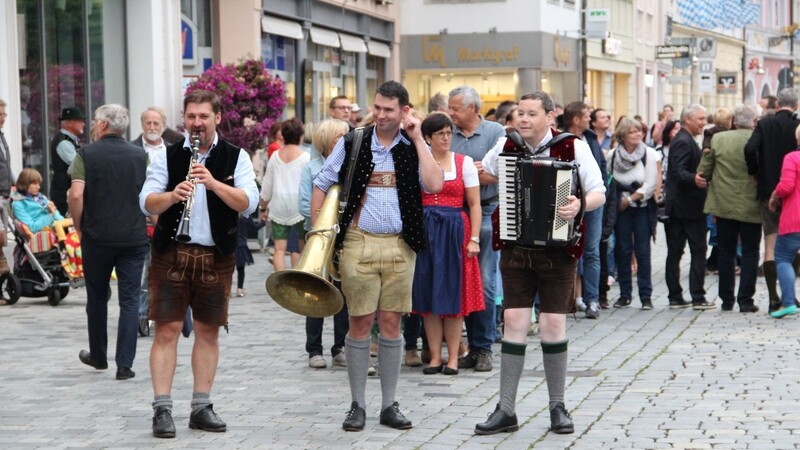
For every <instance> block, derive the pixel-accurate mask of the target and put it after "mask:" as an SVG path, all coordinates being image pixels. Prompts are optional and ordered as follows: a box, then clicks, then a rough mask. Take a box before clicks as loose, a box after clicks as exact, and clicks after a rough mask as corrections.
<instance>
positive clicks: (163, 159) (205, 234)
mask: <svg viewBox="0 0 800 450" xmlns="http://www.w3.org/2000/svg"><path fill="white" fill-rule="evenodd" d="M218 139H219V135H215V136H214V143H213V144H211V148H209V149H208V151H207V152H206V153H205V155H200V154H198V155H197V158H198V162H199V163H200V164H203V165H205V162H206V160H207V159H208V156H209V155H211V152H213V151H214V147H216V146H217V142H218ZM183 148H184V150H186V151H191V150H190V149H191V143H190V142H189V137H188V136H187V137H186V140H185V141H184V142H183ZM150 158H151V159H150V165H149V166H147V179H146V180H145V182H144V186H142V192H140V193H139V208H140V209H141V210H142V212H143V213H144V214H145V215H147V216H152V215H153V213H151V212H149V211H148V210H147V208H146V207H145V203H146V201H147V197H148V196H149V195H150V194H161V193H163V192H166V190H167V182H168V181H169V173H168V171H167V152H160V153H159V152H154V153H153V154H152V156H151V157H150ZM187 169H188V166H187ZM233 186H234V187H236V188H238V189H241V190H243V191H244V193H245V194H246V195H247V209H246V210H244V211H242V212H241V214H242V215H243V216H245V217H246V216H249V215H250V214H252V213H253V211H255V210H256V207H258V186H256V174H255V172H253V163H252V162H251V161H250V156H249V155H248V154H247V152H246V151H244V150H242V149H239V158H238V159H237V160H236V170H235V171H234V173H233ZM189 236H191V238H192V240H191V241H189V243H191V244H199V245H204V246H206V247H213V246H214V237H213V236H212V234H211V222H210V221H209V219H208V204H207V203H206V187H205V185H203V184H198V185H197V186H196V187H195V191H194V206H193V207H192V215H191V218H190V220H189Z"/></svg>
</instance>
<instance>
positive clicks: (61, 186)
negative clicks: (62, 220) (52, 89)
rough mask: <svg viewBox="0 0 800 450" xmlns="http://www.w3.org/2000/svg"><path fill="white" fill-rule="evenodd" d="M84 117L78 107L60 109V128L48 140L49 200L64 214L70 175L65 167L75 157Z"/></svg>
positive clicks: (84, 123) (67, 167) (65, 212)
mask: <svg viewBox="0 0 800 450" xmlns="http://www.w3.org/2000/svg"><path fill="white" fill-rule="evenodd" d="M85 119H86V118H85V117H84V116H83V113H82V112H81V110H80V109H78V108H74V107H69V108H64V109H62V110H61V116H60V117H59V118H58V120H60V121H61V129H60V130H58V133H56V135H55V136H53V139H52V140H51V141H50V162H51V165H52V167H53V177H52V178H51V179H50V200H52V201H53V203H55V204H56V208H58V211H59V212H60V213H61V214H63V215H66V214H67V211H68V210H69V206H68V205H67V190H68V189H69V186H70V176H69V175H68V174H67V169H69V166H70V165H71V164H72V161H73V160H74V159H75V155H76V154H77V152H78V147H80V144H79V143H78V137H79V136H80V135H82V134H83V129H84V127H85V126H86V122H85Z"/></svg>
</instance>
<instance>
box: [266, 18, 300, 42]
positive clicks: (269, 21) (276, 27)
mask: <svg viewBox="0 0 800 450" xmlns="http://www.w3.org/2000/svg"><path fill="white" fill-rule="evenodd" d="M261 30H262V31H263V32H264V33H267V34H274V35H277V36H284V37H288V38H292V39H298V40H299V39H303V27H301V26H300V24H299V23H297V22H292V21H289V20H283V19H278V18H277V17H271V16H264V17H262V18H261Z"/></svg>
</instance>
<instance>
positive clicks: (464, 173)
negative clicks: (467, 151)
mask: <svg viewBox="0 0 800 450" xmlns="http://www.w3.org/2000/svg"><path fill="white" fill-rule="evenodd" d="M450 167H452V168H453V169H452V170H450V171H449V172H445V173H444V181H452V180H455V179H456V175H457V174H456V154H455V153H452V152H451V153H450ZM461 179H462V180H463V181H464V187H466V188H470V187H475V186H479V185H480V182H479V181H478V168H477V167H475V162H474V161H473V160H472V158H470V157H469V156H467V155H464V162H463V163H462V164H461Z"/></svg>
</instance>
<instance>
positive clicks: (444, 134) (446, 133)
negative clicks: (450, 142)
mask: <svg viewBox="0 0 800 450" xmlns="http://www.w3.org/2000/svg"><path fill="white" fill-rule="evenodd" d="M432 136H435V137H437V138H439V139H442V140H444V139H452V138H453V132H452V131H450V130H441V131H437V132H436V133H433V134H432Z"/></svg>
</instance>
